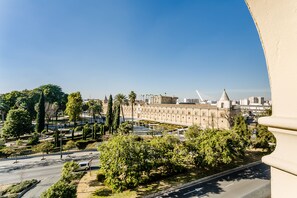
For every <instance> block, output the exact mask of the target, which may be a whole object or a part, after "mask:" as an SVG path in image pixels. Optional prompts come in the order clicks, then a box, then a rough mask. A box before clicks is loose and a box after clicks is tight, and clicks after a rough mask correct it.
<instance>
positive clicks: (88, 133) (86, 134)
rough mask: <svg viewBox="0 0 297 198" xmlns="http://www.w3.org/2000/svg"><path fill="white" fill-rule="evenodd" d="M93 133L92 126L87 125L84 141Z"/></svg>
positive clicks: (84, 130)
mask: <svg viewBox="0 0 297 198" xmlns="http://www.w3.org/2000/svg"><path fill="white" fill-rule="evenodd" d="M91 133H92V129H91V127H90V125H89V124H88V123H87V124H85V125H84V127H83V140H86V139H87V137H88V136H89V135H90V134H91Z"/></svg>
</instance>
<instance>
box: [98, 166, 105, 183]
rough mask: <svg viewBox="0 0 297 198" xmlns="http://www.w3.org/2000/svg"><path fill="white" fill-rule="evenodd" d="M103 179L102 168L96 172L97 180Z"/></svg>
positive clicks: (101, 180) (102, 180)
mask: <svg viewBox="0 0 297 198" xmlns="http://www.w3.org/2000/svg"><path fill="white" fill-rule="evenodd" d="M104 180H105V175H104V172H103V170H102V169H100V170H99V171H98V172H97V181H98V182H101V183H103V182H104Z"/></svg>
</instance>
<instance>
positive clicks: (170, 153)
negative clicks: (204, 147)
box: [150, 135, 188, 175]
mask: <svg viewBox="0 0 297 198" xmlns="http://www.w3.org/2000/svg"><path fill="white" fill-rule="evenodd" d="M150 145H151V156H152V160H151V161H152V163H153V167H154V168H158V169H159V170H160V171H161V174H162V175H168V174H171V173H178V172H182V171H183V170H185V168H186V164H187V162H186V161H185V159H188V157H187V152H185V148H184V147H183V145H182V144H181V142H180V140H179V139H178V138H176V137H174V136H170V135H167V136H164V137H156V138H154V139H152V140H151V142H150ZM183 155H184V157H182V156H183ZM180 157H182V158H180ZM179 158H180V159H179Z"/></svg>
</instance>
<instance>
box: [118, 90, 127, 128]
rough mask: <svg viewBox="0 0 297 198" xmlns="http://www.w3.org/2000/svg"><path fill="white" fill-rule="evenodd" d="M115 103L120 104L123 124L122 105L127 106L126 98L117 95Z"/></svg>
mask: <svg viewBox="0 0 297 198" xmlns="http://www.w3.org/2000/svg"><path fill="white" fill-rule="evenodd" d="M115 101H116V102H117V103H119V104H120V107H121V111H122V117H123V122H125V116H124V109H123V105H128V102H127V97H126V96H125V95H124V94H121V93H119V94H117V95H116V96H115Z"/></svg>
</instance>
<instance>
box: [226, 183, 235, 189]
mask: <svg viewBox="0 0 297 198" xmlns="http://www.w3.org/2000/svg"><path fill="white" fill-rule="evenodd" d="M233 184H234V183H231V184H228V185H227V186H225V188H228V187H229V186H232V185H233Z"/></svg>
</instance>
